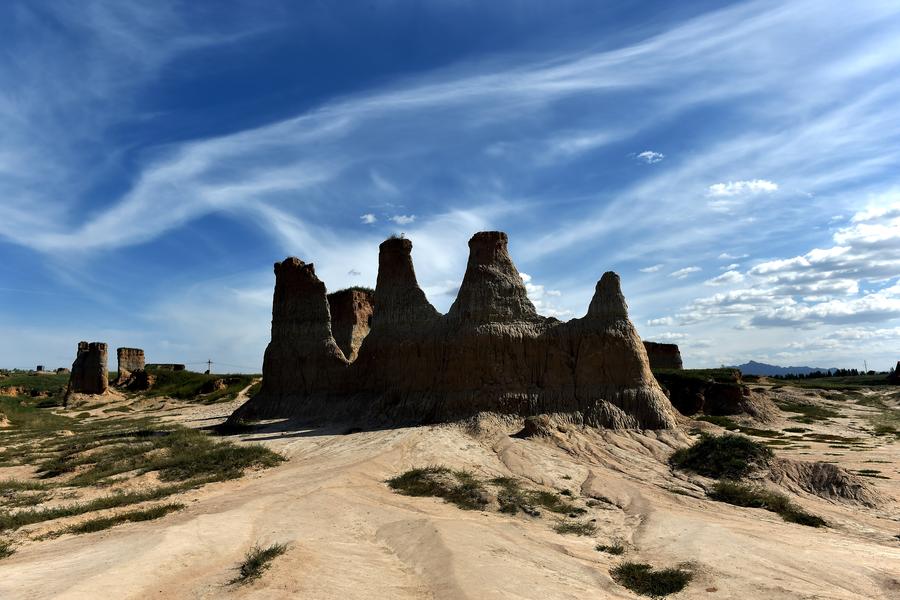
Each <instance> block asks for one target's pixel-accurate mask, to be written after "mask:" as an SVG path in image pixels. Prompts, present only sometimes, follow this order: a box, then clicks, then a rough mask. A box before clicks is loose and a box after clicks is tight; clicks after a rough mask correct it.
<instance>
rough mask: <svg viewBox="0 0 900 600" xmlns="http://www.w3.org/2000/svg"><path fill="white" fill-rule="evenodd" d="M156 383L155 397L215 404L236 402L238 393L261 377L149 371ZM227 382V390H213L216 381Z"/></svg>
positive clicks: (154, 388)
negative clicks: (229, 401)
mask: <svg viewBox="0 0 900 600" xmlns="http://www.w3.org/2000/svg"><path fill="white" fill-rule="evenodd" d="M148 372H150V373H151V374H152V375H153V376H154V377H155V378H156V381H155V383H154V384H153V389H152V390H150V393H151V394H152V395H153V396H168V397H170V398H178V399H179V400H197V401H201V402H203V403H204V404H213V403H216V402H224V401H228V400H234V399H235V398H236V397H237V395H238V392H240V391H241V390H242V389H244V388H245V387H247V386H248V385H250V384H251V383H252V382H253V380H254V379H256V378H257V377H259V375H246V374H231V375H219V374H210V375H207V374H205V373H194V372H193V371H169V370H165V369H148ZM218 379H221V380H223V381H224V382H225V388H224V389H220V390H213V389H211V388H212V385H213V382H215V381H216V380H218Z"/></svg>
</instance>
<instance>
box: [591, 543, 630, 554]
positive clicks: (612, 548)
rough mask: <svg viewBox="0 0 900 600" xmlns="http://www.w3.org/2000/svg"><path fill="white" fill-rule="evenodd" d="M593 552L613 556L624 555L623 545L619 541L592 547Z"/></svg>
mask: <svg viewBox="0 0 900 600" xmlns="http://www.w3.org/2000/svg"><path fill="white" fill-rule="evenodd" d="M594 550H596V551H597V552H606V553H607V554H613V555H615V556H621V555H622V554H625V544H623V543H622V542H620V541H615V542H612V543H609V544H597V545H596V546H594Z"/></svg>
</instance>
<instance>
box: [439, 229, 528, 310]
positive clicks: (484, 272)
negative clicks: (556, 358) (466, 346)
mask: <svg viewBox="0 0 900 600" xmlns="http://www.w3.org/2000/svg"><path fill="white" fill-rule="evenodd" d="M506 246H507V237H506V234H505V233H503V232H502V231H481V232H479V233H476V234H475V235H473V236H472V239H470V240H469V263H468V265H467V266H466V274H465V276H464V277H463V282H462V285H461V286H460V288H459V293H458V294H457V296H456V301H455V302H454V303H453V306H451V307H450V312H449V313H448V315H447V316H448V317H449V318H450V319H451V320H456V321H459V322H462V323H473V324H479V325H480V324H485V323H512V322H516V321H535V320H539V319H540V317H539V316H538V314H537V311H536V310H535V309H534V305H533V304H532V303H531V300H529V299H528V293H527V291H526V290H525V284H524V283H523V281H522V277H521V275H519V271H518V270H517V269H516V265H514V264H513V261H512V258H510V256H509V252H508V251H507V248H506Z"/></svg>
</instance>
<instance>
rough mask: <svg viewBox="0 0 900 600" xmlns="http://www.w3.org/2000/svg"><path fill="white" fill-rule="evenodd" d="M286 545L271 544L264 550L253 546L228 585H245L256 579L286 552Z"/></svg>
mask: <svg viewBox="0 0 900 600" xmlns="http://www.w3.org/2000/svg"><path fill="white" fill-rule="evenodd" d="M287 549H288V547H287V544H272V545H271V546H267V547H266V548H262V547H260V546H259V545H254V546H253V547H252V548H251V549H250V550H249V551H248V552H247V555H246V556H245V557H244V562H242V563H241V564H240V566H239V567H238V575H237V577H235V578H234V579H232V580H231V581H229V582H228V583H230V584H235V583H247V582H249V581H253V580H254V579H257V578H258V577H259V576H260V575H262V574H263V571H265V570H266V569H268V568H269V567H270V566H271V562H272V561H273V560H275V559H276V558H277V557H279V556H281V555H282V554H284V553H285V552H287Z"/></svg>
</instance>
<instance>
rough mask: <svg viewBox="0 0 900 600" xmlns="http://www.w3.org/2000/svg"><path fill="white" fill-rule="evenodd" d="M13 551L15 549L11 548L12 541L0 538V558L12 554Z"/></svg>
mask: <svg viewBox="0 0 900 600" xmlns="http://www.w3.org/2000/svg"><path fill="white" fill-rule="evenodd" d="M15 553H16V550H15V548H13V544H12V542H10V541H9V540H0V559H2V558H6V557H7V556H12V555H13V554H15Z"/></svg>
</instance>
